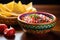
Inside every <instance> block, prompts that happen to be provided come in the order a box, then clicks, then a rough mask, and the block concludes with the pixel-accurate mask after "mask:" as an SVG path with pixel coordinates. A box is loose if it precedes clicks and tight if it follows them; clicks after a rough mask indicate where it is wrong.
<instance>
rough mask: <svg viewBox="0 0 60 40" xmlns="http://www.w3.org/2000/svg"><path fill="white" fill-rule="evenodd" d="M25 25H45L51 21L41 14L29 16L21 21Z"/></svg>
mask: <svg viewBox="0 0 60 40" xmlns="http://www.w3.org/2000/svg"><path fill="white" fill-rule="evenodd" d="M22 20H23V21H25V22H26V23H47V22H51V21H52V19H51V18H49V17H47V16H46V15H43V14H30V15H27V16H25V17H23V19H22Z"/></svg>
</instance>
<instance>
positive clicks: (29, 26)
mask: <svg viewBox="0 0 60 40" xmlns="http://www.w3.org/2000/svg"><path fill="white" fill-rule="evenodd" d="M34 13H36V14H43V15H46V16H48V17H49V18H51V19H52V21H51V22H48V23H26V22H24V21H23V20H21V18H22V17H24V16H26V15H30V14H34ZM18 23H19V25H20V26H21V27H22V29H23V31H24V32H28V33H34V34H44V33H47V32H50V31H51V29H52V28H53V27H54V26H55V24H56V17H55V16H54V15H53V14H50V13H47V12H29V13H23V14H21V15H19V16H18Z"/></svg>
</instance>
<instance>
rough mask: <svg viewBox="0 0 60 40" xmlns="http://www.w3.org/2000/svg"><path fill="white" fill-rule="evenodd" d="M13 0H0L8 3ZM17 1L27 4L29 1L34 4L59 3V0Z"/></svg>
mask: <svg viewBox="0 0 60 40" xmlns="http://www.w3.org/2000/svg"><path fill="white" fill-rule="evenodd" d="M10 1H13V0H0V3H8V2H10ZM15 1H16V2H18V1H21V2H22V3H24V4H27V3H29V2H33V4H54V5H59V4H60V1H59V0H15Z"/></svg>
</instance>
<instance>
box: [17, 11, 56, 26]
mask: <svg viewBox="0 0 60 40" xmlns="http://www.w3.org/2000/svg"><path fill="white" fill-rule="evenodd" d="M29 13H31V14H32V13H43V14H47V15H50V16H52V17H53V21H51V22H48V23H26V22H24V21H23V20H21V19H20V17H21V16H22V15H25V14H29ZM18 21H20V22H23V23H26V24H32V25H41V24H44V25H45V24H51V23H53V22H55V21H56V17H55V16H54V15H53V14H51V13H47V12H26V13H23V14H20V15H19V16H18Z"/></svg>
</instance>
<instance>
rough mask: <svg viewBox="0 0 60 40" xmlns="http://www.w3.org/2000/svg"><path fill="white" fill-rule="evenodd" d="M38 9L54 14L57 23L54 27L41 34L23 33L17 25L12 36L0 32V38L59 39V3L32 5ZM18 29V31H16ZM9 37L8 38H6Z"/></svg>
mask: <svg viewBox="0 0 60 40" xmlns="http://www.w3.org/2000/svg"><path fill="white" fill-rule="evenodd" d="M34 7H35V8H36V9H37V10H38V11H44V12H49V13H52V14H54V15H55V16H56V17H57V23H56V26H55V27H54V29H53V30H52V31H51V32H49V33H47V34H45V35H43V36H42V37H41V35H38V36H37V35H33V34H29V33H24V32H23V31H22V30H21V28H19V26H17V27H15V28H17V29H16V34H15V36H13V37H12V38H10V37H5V36H4V35H2V34H0V40H60V5H34ZM18 29H19V31H17V30H18ZM20 30H21V31H20ZM8 38H10V39H8Z"/></svg>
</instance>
